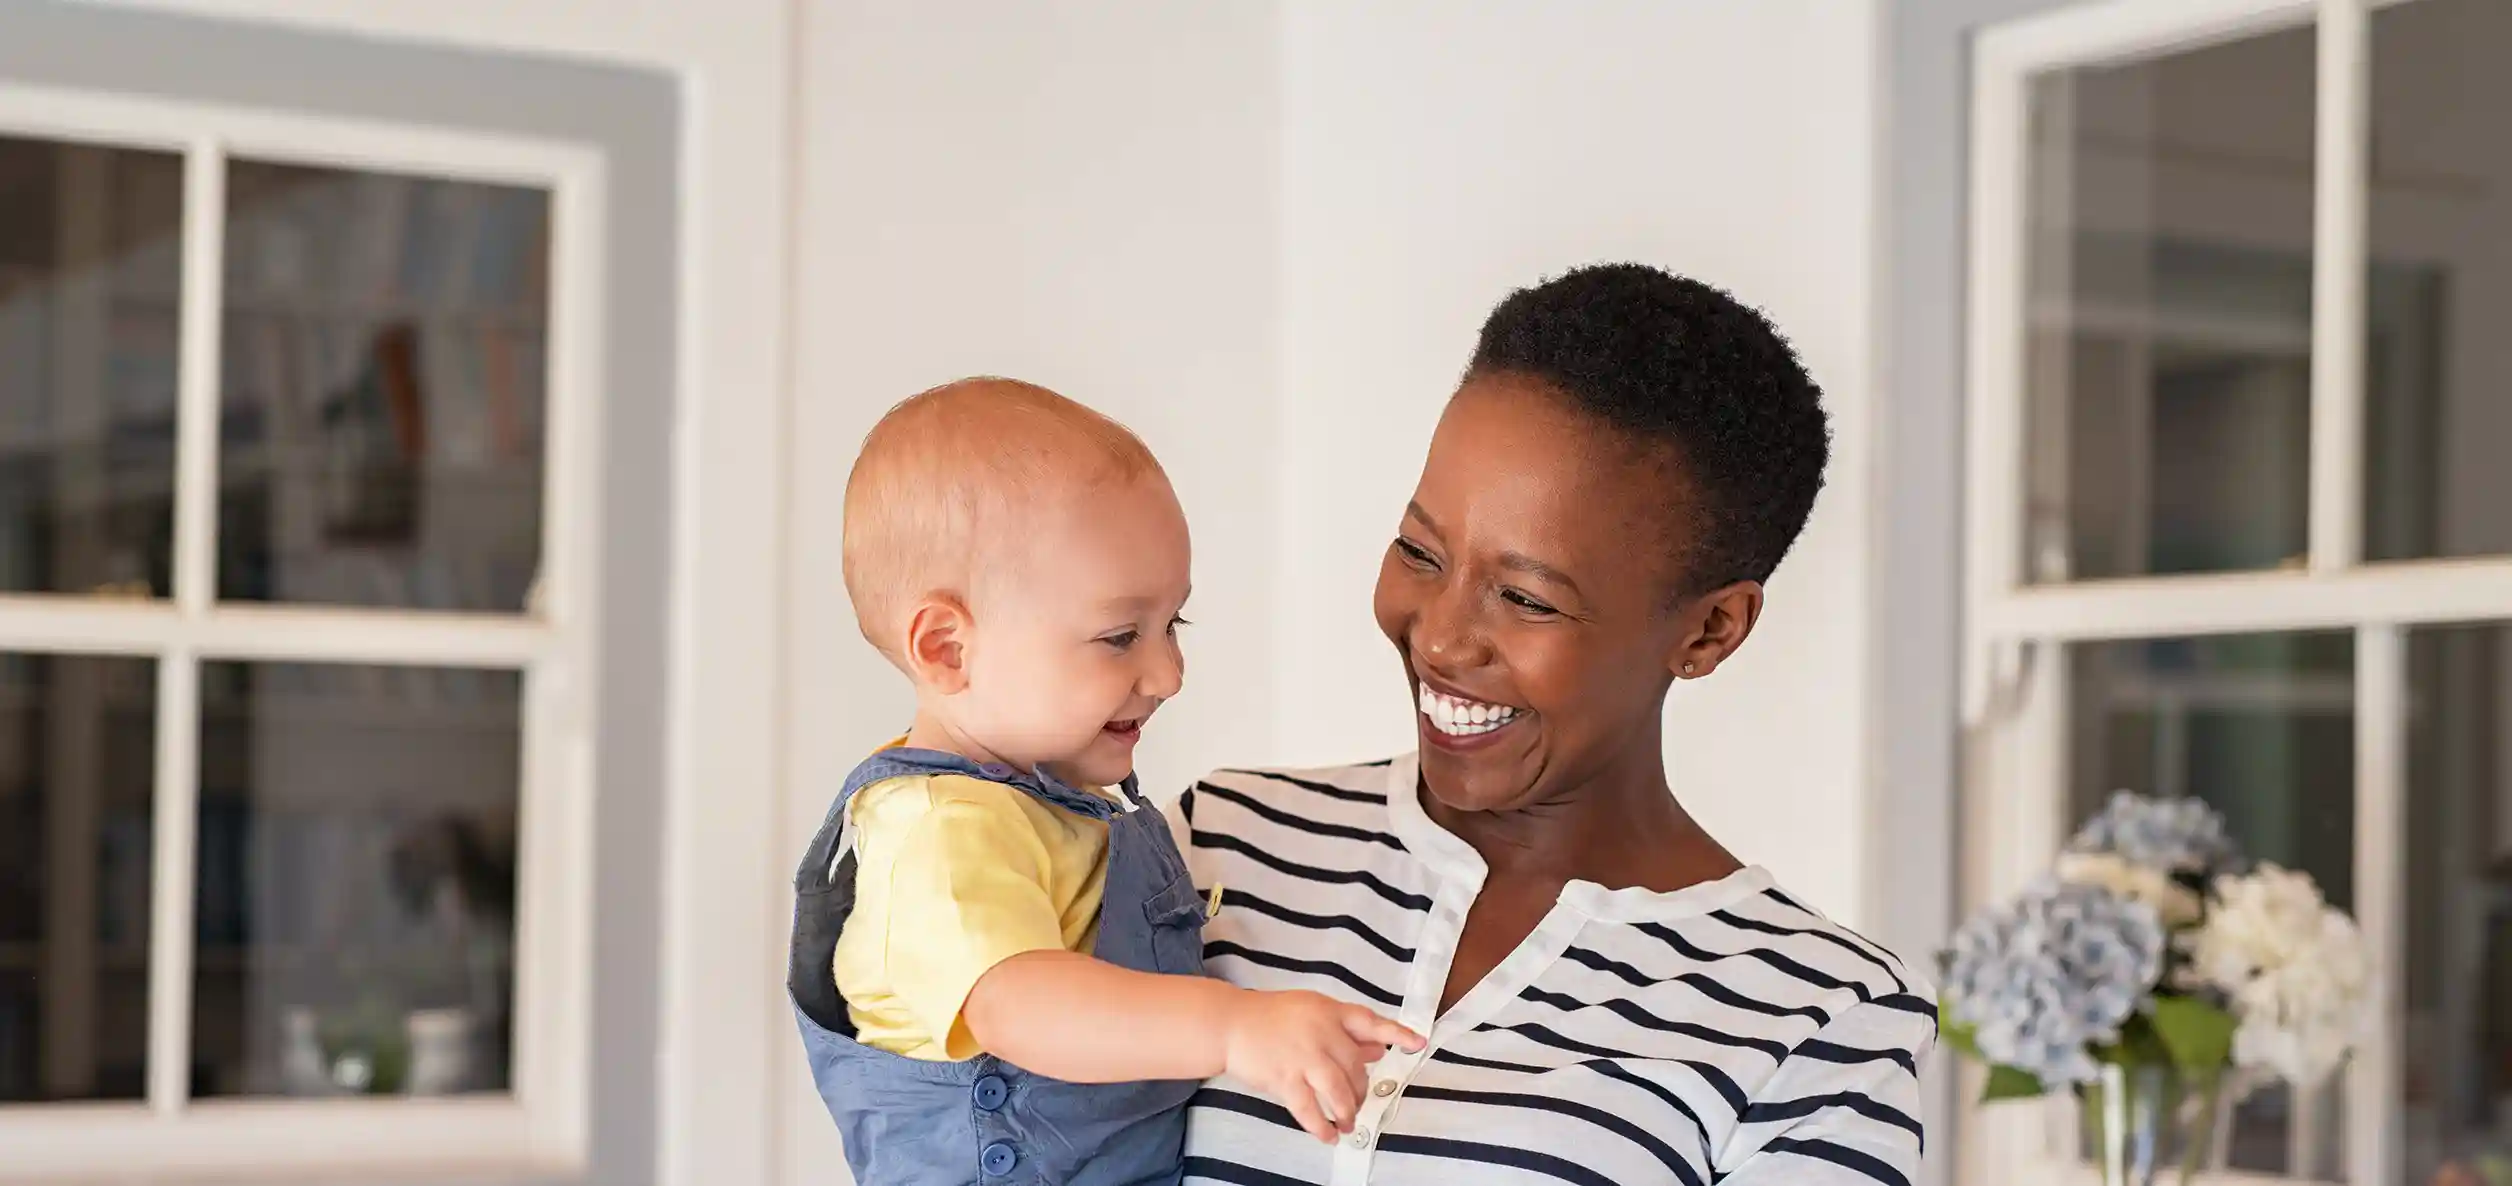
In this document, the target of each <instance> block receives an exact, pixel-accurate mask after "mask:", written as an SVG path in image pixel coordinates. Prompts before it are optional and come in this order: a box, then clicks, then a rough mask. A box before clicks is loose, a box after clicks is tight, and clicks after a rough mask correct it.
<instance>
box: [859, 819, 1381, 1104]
mask: <svg viewBox="0 0 2512 1186" xmlns="http://www.w3.org/2000/svg"><path fill="white" fill-rule="evenodd" d="M1012 793H1015V794H1016V793H1018V792H1012ZM902 806H908V805H902ZM914 807H917V808H921V809H913V810H910V811H902V812H899V813H897V814H892V813H891V812H889V811H877V812H876V813H875V815H876V819H877V822H876V825H875V826H878V827H883V828H894V829H896V830H895V831H892V832H891V833H890V836H889V838H887V841H886V842H885V843H883V844H882V847H884V848H888V847H890V846H891V845H893V844H894V845H895V850H894V851H895V854H896V855H895V859H894V860H890V861H886V862H884V866H885V867H886V869H887V870H888V874H889V877H890V884H889V885H888V886H887V887H886V892H884V893H881V894H878V895H877V897H879V898H880V899H881V900H883V901H886V902H887V903H888V904H889V907H890V918H889V920H888V944H887V951H886V952H885V953H884V962H885V964H886V966H887V970H888V973H889V978H890V980H891V983H892V987H893V990H894V991H895V992H896V993H897V995H898V997H899V999H900V1000H901V1001H903V1002H905V1003H906V1004H907V1006H908V1008H909V1009H910V1011H911V1012H912V1013H914V1015H915V1016H916V1017H917V1019H918V1022H919V1024H921V1025H923V1026H924V1027H925V1028H926V1032H928V1033H932V1034H936V1035H942V1036H943V1037H942V1044H943V1046H944V1048H945V1050H946V1052H947V1053H948V1055H949V1056H950V1057H952V1058H969V1057H973V1056H974V1055H976V1054H977V1053H979V1052H981V1051H982V1052H985V1053H990V1054H993V1055H995V1056H996V1057H998V1058H1002V1059H1005V1060H1007V1061H1009V1062H1011V1063H1013V1064H1015V1065H1018V1066H1021V1067H1024V1068H1026V1069H1028V1070H1032V1071H1036V1072H1038V1073H1039V1074H1043V1075H1049V1076H1053V1077H1055V1078H1058V1079H1063V1080H1066V1081H1067V1082H1123V1081H1128V1080H1136V1079H1202V1078H1209V1077H1211V1076H1213V1075H1218V1074H1223V1073H1225V1072H1226V1073H1228V1074H1230V1075H1233V1076H1235V1077H1237V1078H1239V1079H1241V1080H1244V1081H1246V1082H1247V1083H1248V1084H1249V1085H1250V1086H1252V1087H1254V1088H1256V1089H1257V1090H1259V1091H1262V1092H1264V1093H1265V1094H1267V1095H1270V1096H1272V1097H1273V1098H1275V1099H1277V1100H1279V1101H1281V1102H1282V1104H1283V1105H1284V1106H1285V1107H1287V1108H1289V1109H1291V1112H1292V1114H1293V1115H1294V1116H1295V1117H1297V1118H1298V1119H1299V1121H1300V1123H1301V1125H1302V1126H1303V1127H1305V1128H1307V1129H1308V1130H1309V1131H1310V1132H1311V1133H1314V1134H1316V1135H1317V1137H1318V1138H1319V1139H1320V1140H1333V1139H1334V1135H1335V1133H1336V1132H1337V1131H1338V1130H1340V1129H1341V1128H1343V1127H1344V1126H1346V1125H1349V1124H1350V1123H1351V1122H1352V1118H1353V1117H1354V1116H1355V1115H1356V1114H1357V1113H1358V1112H1359V1102H1360V1093H1361V1091H1362V1090H1363V1088H1364V1083H1363V1080H1364V1076H1365V1073H1366V1069H1367V1067H1368V1065H1369V1064H1370V1063H1372V1062H1375V1061H1377V1060H1378V1058H1379V1057H1380V1056H1382V1055H1383V1054H1384V1053H1385V1049H1386V1047H1387V1046H1389V1045H1401V1046H1403V1047H1405V1048H1407V1049H1414V1048H1418V1047H1419V1045H1420V1044H1421V1039H1420V1038H1418V1037H1415V1036H1414V1035H1413V1034H1412V1033H1411V1032H1410V1031H1407V1030H1405V1029H1403V1028H1402V1027H1400V1026H1397V1025H1396V1024H1395V1023H1394V1022H1392V1021H1389V1020H1387V1019H1385V1018H1382V1017H1380V1016H1378V1015H1377V1014H1375V1013H1373V1012H1371V1011H1370V1010H1368V1009H1366V1008H1363V1007H1361V1006H1358V1005H1349V1004H1345V1003H1342V1002H1339V1001H1335V1000H1332V999H1329V998H1327V997H1324V996H1321V995H1318V994H1316V993H1308V992H1253V991H1249V990H1247V989H1241V988H1234V987H1232V986H1230V985H1228V984H1225V983H1222V982H1221V981H1218V980H1209V979H1205V978H1203V977H1200V976H1166V975H1159V974H1154V973H1148V972H1134V971H1128V970H1126V969H1124V968H1119V967H1117V966H1115V965H1113V964H1109V963H1106V962H1103V961H1101V960H1097V959H1093V958H1091V957H1089V956H1085V955H1080V954H1076V953H1074V952H1071V951H1068V950H1065V947H1064V935H1063V920H1062V918H1061V917H1060V914H1059V912H1058V910H1057V907H1056V903H1055V902H1054V900H1053V899H1052V897H1051V895H1049V893H1048V892H1047V889H1046V878H1047V854H1046V850H1045V848H1044V846H1043V845H1042V844H1041V843H1040V842H1039V839H1038V836H1037V834H1036V832H1035V831H1033V830H1032V829H1031V828H1030V827H1029V826H1028V825H1027V824H1026V823H1025V822H1024V821H1023V820H1022V819H1021V817H1020V816H1019V815H1018V813H1017V812H1005V811H1002V810H998V809H996V806H995V805H993V804H990V803H987V802H984V801H981V800H975V799H969V798H960V797H955V796H946V797H940V798H938V799H936V800H934V801H931V802H930V803H928V804H921V805H914ZM861 818H862V817H860V816H859V817H858V819H859V821H860V820H861Z"/></svg>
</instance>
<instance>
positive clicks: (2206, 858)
mask: <svg viewBox="0 0 2512 1186" xmlns="http://www.w3.org/2000/svg"><path fill="white" fill-rule="evenodd" d="M2067 848H2068V851H2070V852H2107V853H2113V854H2116V855H2117V856H2119V857H2120V858H2122V859H2124V860H2126V861H2128V862H2130V863H2131V864H2136V865H2143V866H2145V867H2146V868H2149V869H2157V870H2161V871H2163V872H2166V873H2193V874H2198V875H2201V876H2212V875H2214V874H2218V873H2231V872H2238V871H2239V869H2238V866H2239V864H2240V852H2239V850H2238V849H2236V848H2235V847H2234V845H2233V841H2232V839H2231V838H2230V837H2228V836H2226V835H2225V834H2224V817H2223V816H2222V815H2219V814H2217V812H2216V810H2215V808H2212V807H2209V806H2207V804H2206V802H2205V801H2204V800H2200V799H2195V798H2180V799H2155V798H2150V797H2148V796H2145V795H2139V794H2136V793H2134V792H2131V791H2118V792H2114V793H2113V794H2112V795H2111V801H2110V802H2109V803H2107V804H2105V805H2104V806H2103V808H2102V812H2101V814H2099V815H2096V816H2094V817H2093V818H2092V819H2089V820H2086V821H2085V826H2084V827H2081V828H2078V829H2077V830H2076V836H2075V838H2074V839H2072V840H2070V841H2068V842H2067Z"/></svg>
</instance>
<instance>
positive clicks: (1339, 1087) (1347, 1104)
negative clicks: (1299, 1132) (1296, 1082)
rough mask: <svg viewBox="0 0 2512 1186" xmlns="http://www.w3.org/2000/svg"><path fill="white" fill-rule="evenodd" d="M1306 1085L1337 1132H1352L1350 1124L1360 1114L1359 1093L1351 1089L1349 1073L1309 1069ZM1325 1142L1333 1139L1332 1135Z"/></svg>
mask: <svg viewBox="0 0 2512 1186" xmlns="http://www.w3.org/2000/svg"><path fill="white" fill-rule="evenodd" d="M1307 1078H1308V1085H1309V1087H1310V1088H1311V1089H1313V1090H1315V1091H1316V1093H1317V1106H1318V1108H1319V1109H1320V1110H1322V1111H1324V1112H1325V1114H1326V1118H1327V1119H1328V1120H1331V1121H1333V1122H1334V1127H1335V1130H1336V1131H1338V1132H1350V1131H1352V1122H1353V1121H1354V1120H1356V1119H1359V1117H1360V1114H1361V1097H1360V1092H1359V1091H1358V1090H1357V1089H1355V1088H1354V1087H1353V1082H1354V1080H1353V1079H1352V1077H1351V1072H1349V1071H1348V1070H1346V1069H1344V1068H1342V1067H1336V1066H1316V1067H1311V1068H1309V1071H1308V1076H1307ZM1326 1139H1327V1140H1329V1141H1331V1140H1333V1139H1334V1137H1333V1136H1332V1135H1329V1136H1327V1138H1326Z"/></svg>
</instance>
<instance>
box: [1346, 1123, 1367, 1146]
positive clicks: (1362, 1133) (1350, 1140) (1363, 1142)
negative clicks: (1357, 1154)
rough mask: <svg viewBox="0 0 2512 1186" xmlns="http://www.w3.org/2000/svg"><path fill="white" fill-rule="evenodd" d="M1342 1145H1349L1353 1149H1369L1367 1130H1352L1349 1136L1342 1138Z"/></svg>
mask: <svg viewBox="0 0 2512 1186" xmlns="http://www.w3.org/2000/svg"><path fill="white" fill-rule="evenodd" d="M1343 1143H1344V1144H1347V1145H1350V1146H1352V1147H1353V1148H1355V1149H1367V1148H1369V1130H1368V1129H1366V1128H1356V1129H1353V1130H1352V1135H1351V1136H1348V1137H1345V1138H1343Z"/></svg>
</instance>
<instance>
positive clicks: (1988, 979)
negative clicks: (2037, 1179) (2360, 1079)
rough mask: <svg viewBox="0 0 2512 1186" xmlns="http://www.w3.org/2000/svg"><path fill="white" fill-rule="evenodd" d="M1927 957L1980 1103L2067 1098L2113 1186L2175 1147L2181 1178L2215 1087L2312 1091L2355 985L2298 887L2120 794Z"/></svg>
mask: <svg viewBox="0 0 2512 1186" xmlns="http://www.w3.org/2000/svg"><path fill="white" fill-rule="evenodd" d="M1940 959H1941V960H1942V963H1943V967H1944V990H1943V1003H1942V1005H1941V1011H1942V1023H1943V1032H1944V1041H1945V1044H1946V1045H1948V1046H1949V1047H1951V1048H1952V1049H1954V1050H1956V1051H1957V1052H1959V1053H1961V1054H1963V1055H1965V1056H1967V1057H1970V1058H1975V1059H1978V1060H1980V1061H1981V1062H1983V1063H1986V1064H1987V1065H1988V1070H1989V1074H1988V1086H1987V1089H1986V1091H1985V1092H1984V1094H1983V1100H1984V1102H1988V1101H1997V1100H2010V1099H2029V1098H2037V1097H2040V1096H2043V1095H2046V1094H2049V1093H2051V1092H2054V1091H2057V1090H2060V1089H2062V1088H2064V1089H2067V1090H2069V1091H2071V1092H2073V1093H2074V1094H2075V1095H2076V1096H2077V1097H2078V1099H2079V1100H2080V1101H2081V1102H2082V1104H2083V1106H2084V1109H2085V1113H2086V1118H2087V1121H2088V1129H2089V1131H2090V1132H2092V1133H2093V1134H2095V1136H2096V1139H2097V1140H2098V1142H2099V1144H2100V1148H2099V1150H2098V1152H2099V1154H2100V1156H2101V1161H2102V1165H2103V1174H2104V1180H2105V1181H2106V1182H2109V1183H2116V1184H2118V1186H2130V1184H2132V1183H2136V1184H2142V1183H2151V1182H2153V1181H2154V1180H2155V1176H2156V1174H2157V1172H2158V1171H2159V1168H2160V1165H2161V1162H2162V1160H2163V1159H2164V1157H2165V1156H2166V1149H2167V1148H2168V1147H2169V1145H2171V1144H2172V1143H2174V1142H2177V1143H2178V1145H2179V1147H2180V1149H2179V1152H2180V1159H2179V1160H2180V1174H2181V1180H2182V1181H2183V1182H2184V1183H2186V1182H2188V1181H2189V1180H2190V1179H2191V1177H2192V1176H2194V1174H2195V1173H2196V1171H2197V1170H2198V1168H2199V1166H2200V1164H2201V1162H2202V1161H2203V1160H2205V1159H2207V1157H2208V1155H2209V1151H2210V1149H2211V1148H2212V1146H2213V1145H2214V1144H2215V1142H2216V1129H2217V1127H2218V1125H2219V1119H2220V1117H2221V1114H2222V1112H2223V1111H2224V1108H2225V1106H2226V1105H2227V1104H2229V1102H2230V1099H2229V1096H2230V1094H2231V1092H2229V1091H2228V1083H2232V1082H2236V1081H2237V1082H2238V1083H2239V1084H2240V1085H2241V1086H2250V1085H2256V1084H2257V1083H2260V1082H2263V1081H2267V1080H2277V1079H2281V1080H2284V1081H2286V1082H2290V1083H2294V1084H2297V1085H2302V1086H2309V1085H2313V1084H2317V1083H2319V1082H2320V1081H2321V1080H2323V1079H2325V1078H2327V1077H2328V1075H2329V1074H2330V1073H2331V1072H2333V1071H2335V1070H2336V1069H2337V1067H2338V1066H2339V1064H2340V1063H2342V1062H2343V1061H2344V1060H2345V1058H2346V1055H2347V1053H2348V1052H2349V1051H2350V1050H2351V1049H2352V1048H2353V1046H2354V1041H2355V1035H2356V1030H2357V1026H2358V1022H2359V1019H2360V1018H2361V1016H2362V1014H2363V1009H2364V1000H2365V992H2366V989H2367V987H2368V984H2369V980H2370V969H2369V968H2368V967H2367V965H2366V961H2365V956H2364V946H2363V937H2362V934H2361V933H2360V932H2359V931H2358V930H2357V929H2356V926H2355V923H2354V920H2352V919H2350V918H2348V917H2347V916H2346V915H2345V914H2344V913H2342V912H2340V911H2338V910H2335V909H2333V908H2331V907H2330V906H2329V904H2328V902H2327V901H2326V900H2325V899H2324V898H2322V896H2321V894H2320V889H2319V887H2318V886H2317V885H2314V884H2313V883H2312V880H2311V878H2310V877H2309V876H2308V875H2306V874H2303V873H2299V872H2294V871H2291V870H2286V869H2281V868H2278V867H2277V866H2275V865H2273V864H2261V865H2260V866H2258V867H2257V868H2256V869H2250V868H2247V867H2246V862H2245V861H2244V860H2243V858H2242V856H2241V853H2240V852H2239V850H2238V849H2237V848H2236V847H2235V846H2234V844H2233V843H2232V841H2231V840H2230V839H2229V838H2228V837H2227V836H2226V835H2225V829H2224V820H2223V817H2221V816H2219V815H2217V814H2216V813H2215V811H2214V810H2213V809H2212V808H2209V807H2208V806H2207V805H2206V804H2204V803H2202V802H2199V801H2197V800H2195V799H2173V800H2159V799H2152V798H2147V797H2144V796H2140V795H2136V794H2132V793H2129V792H2126V791H2122V792H2120V793H2118V794H2116V795H2114V796H2113V797H2112V799H2111V801H2110V803H2109V804H2108V805H2107V806H2106V807H2105V808H2104V809H2103V811H2102V813H2101V814H2100V815H2098V816H2095V817H2094V818H2093V819H2092V820H2091V821H2089V822H2087V823H2086V824H2085V826H2084V827H2083V828H2082V829H2081V830H2079V831H2078V832H2077V833H2076V835H2075V836H2074V838H2072V839H2071V840H2070V841H2069V842H2068V844H2067V848H2066V851H2065V852H2064V853H2063V854H2062V855H2061V856H2060V858H2059V860H2058V864H2057V866H2056V868H2055V869H2054V870H2053V871H2052V872H2051V873H2050V874H2048V875H2046V876H2044V877H2042V878H2041V879H2039V880H2037V881H2036V882H2034V883H2033V884H2032V885H2031V886H2029V887H2027V888H2026V889H2025V890H2024V891H2023V892H2022V893H2021V894H2019V895H2017V896H2016V897H2015V898H2014V899H2012V900H2011V901H2008V902H2005V903H2002V904H2000V905H1997V906H1994V907H1992V908H1989V909H1986V910H1982V911H1981V912H1979V913H1978V914H1975V915H1973V916H1972V917H1971V918H1970V919H1969V920H1967V921H1965V922H1964V923H1963V925H1962V927H1961V928H1960V929H1958V930H1957V931H1956V932H1955V933H1954V938H1953V943H1952V945H1951V946H1950V947H1949V948H1948V949H1947V950H1946V951H1945V952H1943V953H1942V955H1941V956H1940ZM2236 1072H2238V1074H2237V1073H2236ZM2238 1089H2239V1088H2235V1089H2234V1090H2238Z"/></svg>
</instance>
